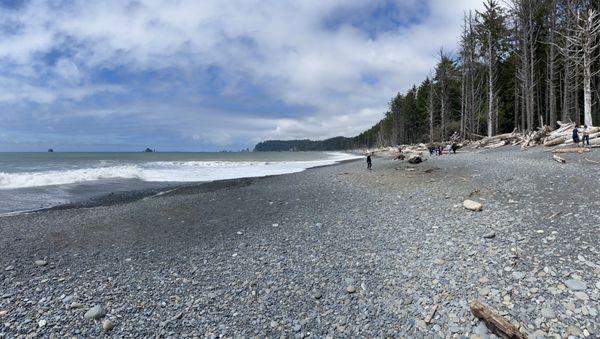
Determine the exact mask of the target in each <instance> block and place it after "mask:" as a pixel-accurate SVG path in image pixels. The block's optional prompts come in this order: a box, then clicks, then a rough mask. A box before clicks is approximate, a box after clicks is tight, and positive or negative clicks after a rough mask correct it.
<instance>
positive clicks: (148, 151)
mask: <svg viewBox="0 0 600 339" xmlns="http://www.w3.org/2000/svg"><path fill="white" fill-rule="evenodd" d="M154 152H156V150H153V149H151V148H146V149H145V150H144V153H154Z"/></svg>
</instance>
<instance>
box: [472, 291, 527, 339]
mask: <svg viewBox="0 0 600 339" xmlns="http://www.w3.org/2000/svg"><path fill="white" fill-rule="evenodd" d="M469 306H470V308H471V312H472V313H473V315H475V316H476V317H477V318H479V319H481V320H483V321H484V322H485V323H486V325H487V326H488V328H489V329H490V330H491V331H492V332H494V333H495V334H496V335H497V336H499V337H501V338H506V339H527V335H526V334H524V333H523V332H521V331H519V329H518V328H517V327H515V326H514V325H513V324H511V323H510V321H508V320H506V319H505V318H504V317H502V316H501V315H499V314H498V313H496V312H495V311H494V310H492V309H491V308H488V307H486V306H484V305H483V304H482V303H480V302H479V301H477V300H473V301H471V302H470V303H469Z"/></svg>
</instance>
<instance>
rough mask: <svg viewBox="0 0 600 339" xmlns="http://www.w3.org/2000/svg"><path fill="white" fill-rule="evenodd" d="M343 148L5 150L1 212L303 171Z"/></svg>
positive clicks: (343, 156) (340, 156)
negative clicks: (120, 194)
mask: <svg viewBox="0 0 600 339" xmlns="http://www.w3.org/2000/svg"><path fill="white" fill-rule="evenodd" d="M357 157H358V156H356V155H352V154H348V153H341V152H240V153H237V152H235V153H234V152H227V153H178V152H173V153H161V152H157V153H69V152H65V153H60V152H54V153H0V214H7V213H15V212H23V211H32V210H38V209H43V208H49V207H54V206H57V205H63V204H68V203H77V202H80V201H85V200H89V199H92V198H95V197H99V196H103V195H107V194H111V193H115V192H128V191H136V190H138V191H141V190H146V189H159V190H160V189H164V190H167V189H170V188H173V187H174V186H179V185H182V184H185V183H192V182H208V181H215V180H225V179H235V178H246V177H261V176H267V175H279V174H285V173H294V172H300V171H303V170H305V169H307V168H311V167H317V166H325V165H331V164H334V163H336V162H339V161H344V160H350V159H354V158H357Z"/></svg>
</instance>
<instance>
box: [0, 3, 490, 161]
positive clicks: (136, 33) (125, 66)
mask: <svg viewBox="0 0 600 339" xmlns="http://www.w3.org/2000/svg"><path fill="white" fill-rule="evenodd" d="M480 2H481V1H480V0H452V1H448V0H428V1H421V0H396V1H392V0H381V1H377V0H300V1H285V0H262V1H258V0H245V1H241V0H240V1H238V0H140V1H126V0H101V1H100V0H99V1H93V0H86V1H79V0H64V1H62V0H46V1H41V0H40V1H36V0H29V1H28V0H0V151H27V150H45V149H46V148H49V147H52V148H55V149H57V150H72V151H76V150H97V151H102V150H139V149H143V148H145V147H146V146H149V147H153V148H157V149H159V150H197V151H212V150H223V149H230V150H237V149H241V148H246V147H250V148H251V147H252V146H253V145H254V144H255V143H256V142H258V141H261V140H264V139H292V138H313V139H318V138H327V137H333V136H338V135H344V136H353V135H355V134H357V133H359V132H361V131H363V130H364V129H366V128H368V127H370V126H372V125H373V124H374V123H376V122H377V121H378V120H379V119H381V117H382V113H383V112H384V111H385V109H386V106H387V102H388V101H389V99H390V98H391V97H392V96H393V95H394V94H395V93H397V92H398V91H405V90H406V89H408V88H409V87H411V86H412V84H413V83H417V82H420V81H421V80H422V79H423V78H424V77H425V76H426V75H427V74H428V73H429V72H430V71H431V69H432V67H433V66H434V64H435V58H436V54H437V53H438V51H439V49H440V47H443V48H444V50H447V51H453V50H454V49H455V48H456V44H457V39H458V36H459V34H460V24H461V20H462V13H463V11H464V10H466V9H477V8H480V7H481V4H480Z"/></svg>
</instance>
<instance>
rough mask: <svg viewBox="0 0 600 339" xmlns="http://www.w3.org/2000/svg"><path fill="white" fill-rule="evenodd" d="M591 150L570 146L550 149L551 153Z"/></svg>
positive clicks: (585, 151)
mask: <svg viewBox="0 0 600 339" xmlns="http://www.w3.org/2000/svg"><path fill="white" fill-rule="evenodd" d="M589 151H591V150H590V149H589V148H587V147H570V148H558V149H555V150H553V151H552V153H580V154H581V153H587V152H589Z"/></svg>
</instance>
